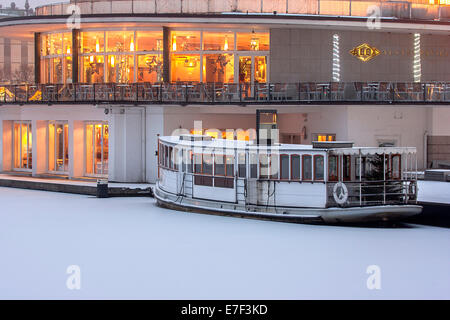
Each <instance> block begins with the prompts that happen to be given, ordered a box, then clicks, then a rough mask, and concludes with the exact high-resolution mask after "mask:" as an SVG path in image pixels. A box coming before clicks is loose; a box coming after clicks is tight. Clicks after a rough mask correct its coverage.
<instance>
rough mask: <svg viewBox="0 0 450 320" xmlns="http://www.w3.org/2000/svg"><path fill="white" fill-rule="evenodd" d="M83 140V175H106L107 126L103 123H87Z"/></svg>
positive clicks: (107, 156) (107, 153) (107, 152)
mask: <svg viewBox="0 0 450 320" xmlns="http://www.w3.org/2000/svg"><path fill="white" fill-rule="evenodd" d="M85 140H86V153H85V175H86V176H106V175H108V162H109V161H108V160H109V126H108V125H107V124H105V123H87V124H86V128H85Z"/></svg>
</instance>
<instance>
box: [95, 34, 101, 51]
mask: <svg viewBox="0 0 450 320" xmlns="http://www.w3.org/2000/svg"><path fill="white" fill-rule="evenodd" d="M95 52H100V42H99V40H98V38H97V37H95Z"/></svg>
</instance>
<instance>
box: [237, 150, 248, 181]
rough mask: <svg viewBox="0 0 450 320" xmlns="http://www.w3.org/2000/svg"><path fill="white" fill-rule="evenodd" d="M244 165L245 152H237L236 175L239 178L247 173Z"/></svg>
mask: <svg viewBox="0 0 450 320" xmlns="http://www.w3.org/2000/svg"><path fill="white" fill-rule="evenodd" d="M246 169H247V168H246V165H245V153H239V155H238V176H239V178H245V177H246V175H247V170H246Z"/></svg>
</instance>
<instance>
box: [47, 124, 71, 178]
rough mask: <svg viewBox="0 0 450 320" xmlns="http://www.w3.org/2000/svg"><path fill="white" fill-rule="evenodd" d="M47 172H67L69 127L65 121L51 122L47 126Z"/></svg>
mask: <svg viewBox="0 0 450 320" xmlns="http://www.w3.org/2000/svg"><path fill="white" fill-rule="evenodd" d="M48 171H49V172H55V173H67V172H68V171H69V125H68V123H67V121H51V122H50V123H49V124H48Z"/></svg>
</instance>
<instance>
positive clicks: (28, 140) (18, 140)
mask: <svg viewBox="0 0 450 320" xmlns="http://www.w3.org/2000/svg"><path fill="white" fill-rule="evenodd" d="M32 142H33V140H32V127H31V122H30V121H19V122H14V141H13V144H14V169H19V170H31V169H32V168H33V158H32V154H33V152H32V150H33V149H32Z"/></svg>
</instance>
